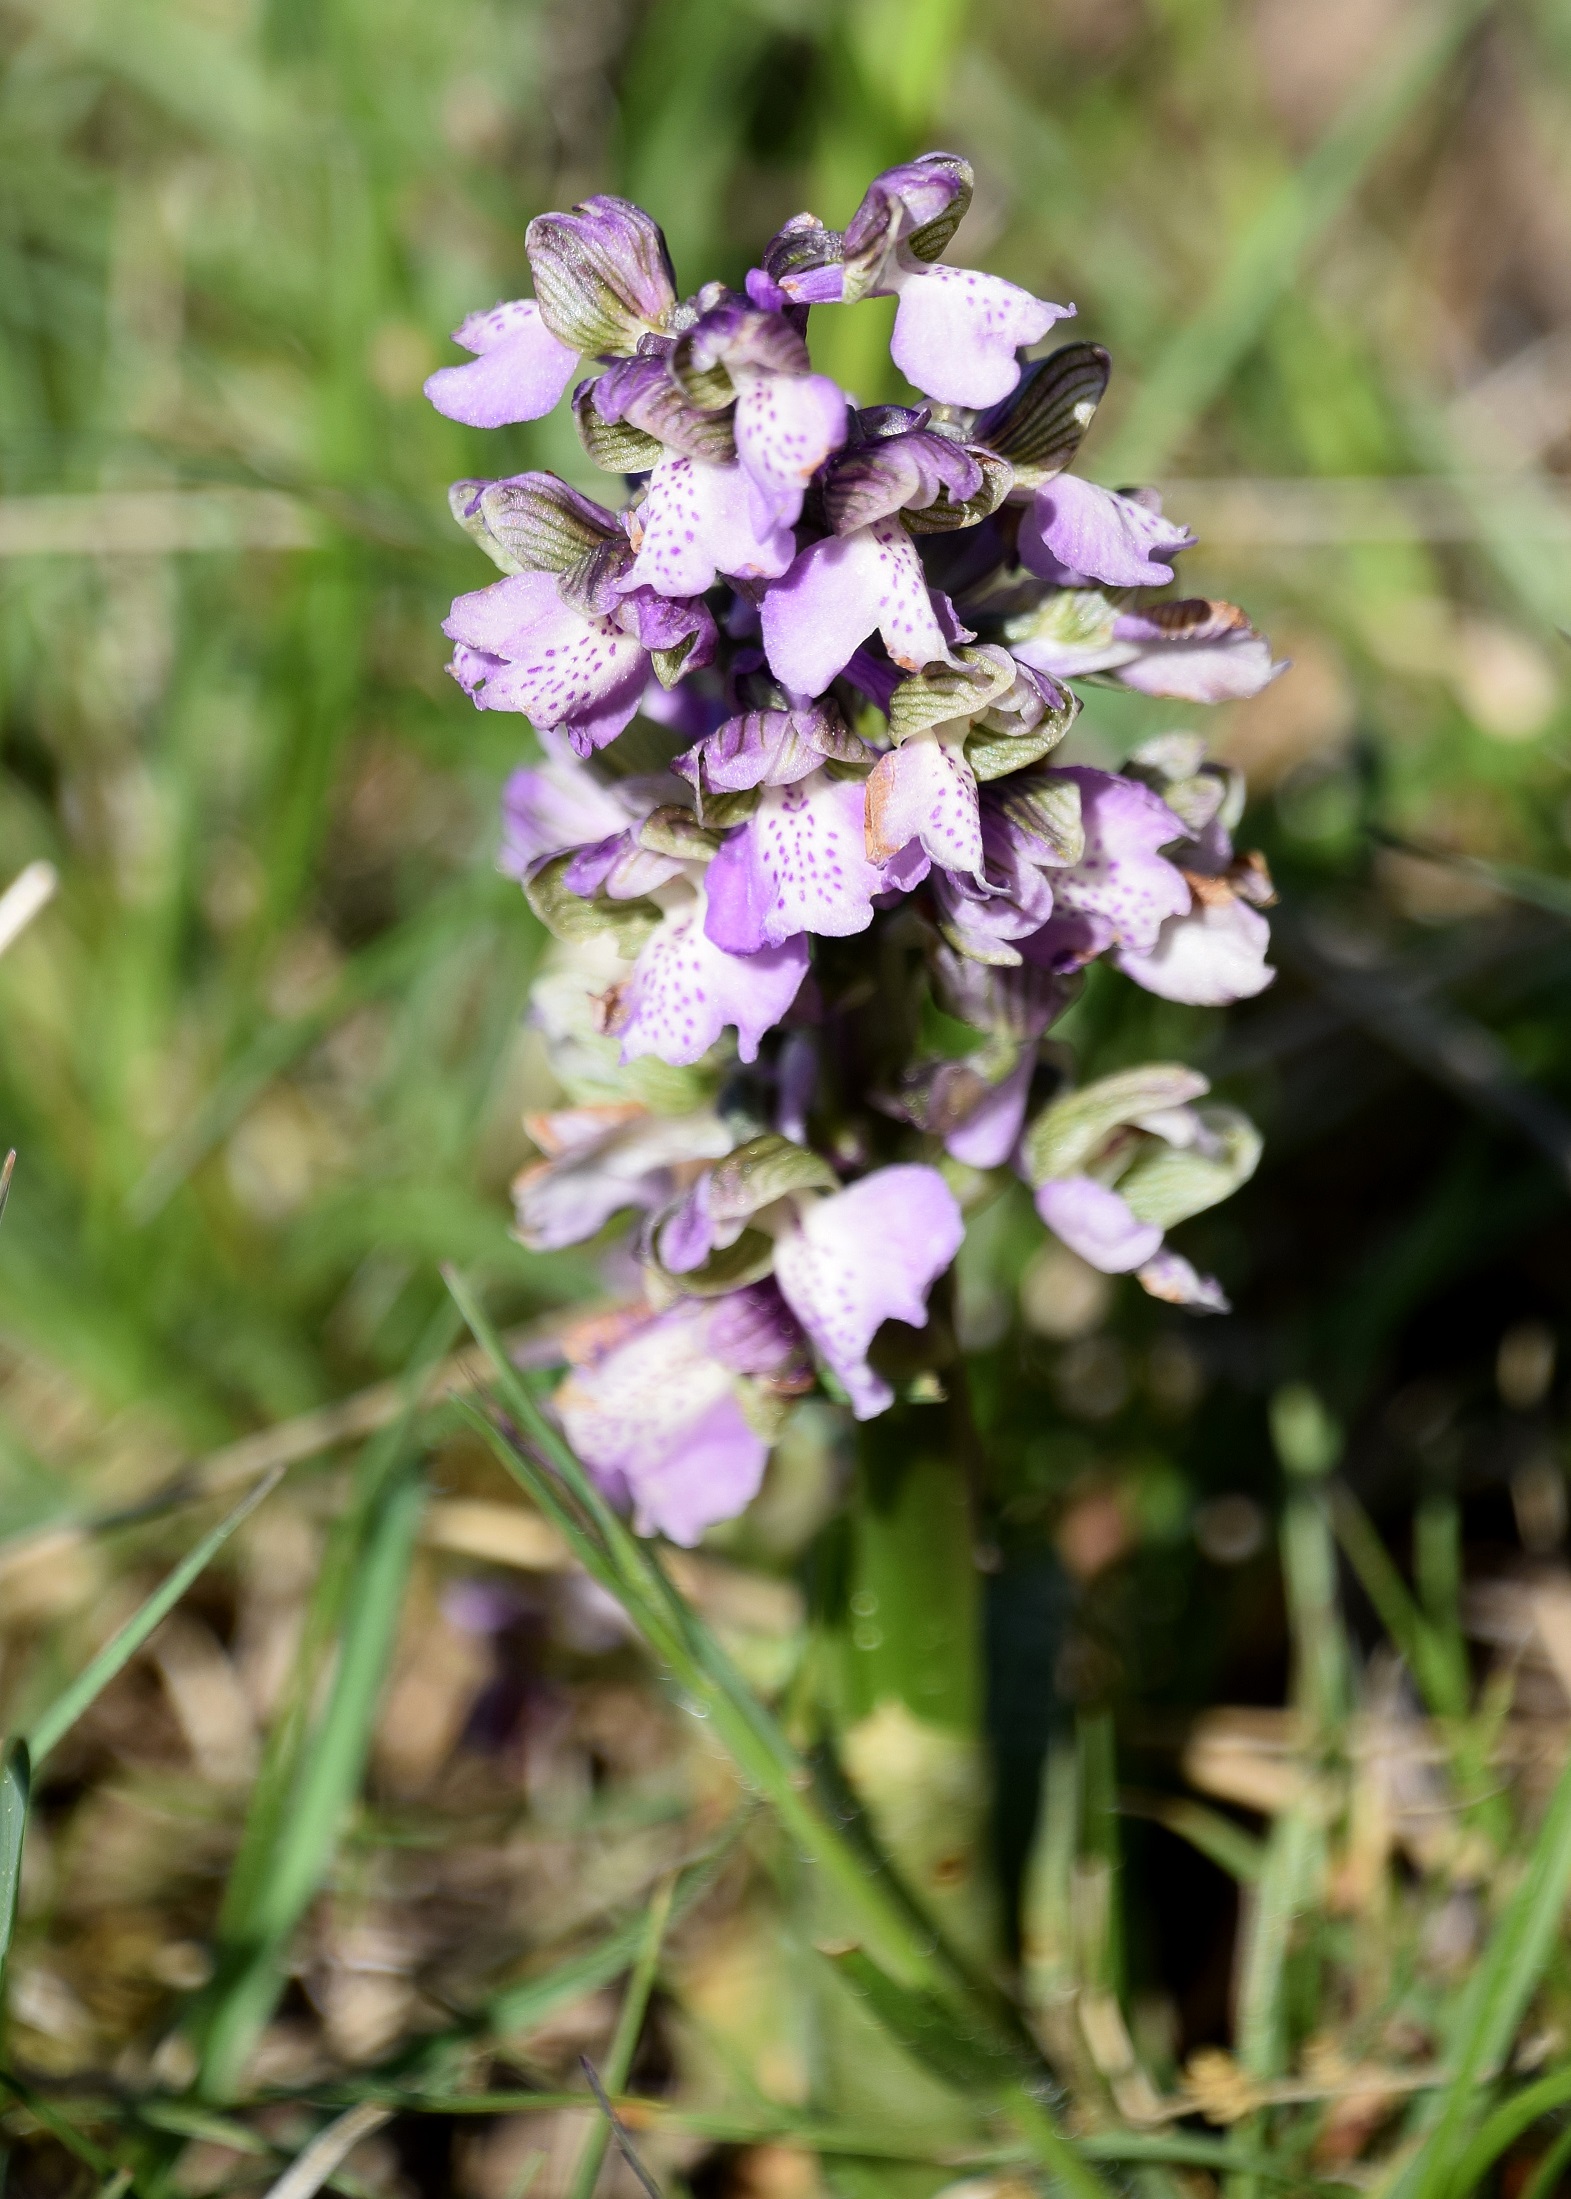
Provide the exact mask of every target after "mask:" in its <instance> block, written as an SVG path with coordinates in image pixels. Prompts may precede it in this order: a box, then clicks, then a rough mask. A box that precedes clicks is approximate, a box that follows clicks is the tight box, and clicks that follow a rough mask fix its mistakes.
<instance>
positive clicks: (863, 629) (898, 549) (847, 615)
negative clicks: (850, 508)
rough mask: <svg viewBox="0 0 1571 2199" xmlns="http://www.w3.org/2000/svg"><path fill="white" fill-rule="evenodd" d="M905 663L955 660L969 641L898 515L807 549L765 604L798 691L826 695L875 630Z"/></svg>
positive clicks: (782, 663) (776, 654) (777, 658)
mask: <svg viewBox="0 0 1571 2199" xmlns="http://www.w3.org/2000/svg"><path fill="white" fill-rule="evenodd" d="M875 633H876V634H878V635H880V636H881V637H882V640H883V644H884V647H885V648H886V649H887V650H888V652H889V654H890V656H891V657H893V659H894V661H895V663H896V664H899V665H903V666H904V667H905V669H906V670H907V671H908V672H920V671H921V670H922V669H923V667H924V666H925V665H929V664H953V662H954V661H955V660H954V657H953V655H952V654H951V649H950V644H951V643H952V642H955V641H969V640H970V639H971V638H972V637H971V634H970V631H969V629H968V628H966V627H963V626H961V625H960V623H959V621H958V620H957V619H956V617H955V614H954V606H953V605H952V604H951V603H950V602H949V600H948V598H947V597H946V596H943V595H940V594H939V593H938V591H937V590H935V589H931V588H929V587H928V585H927V575H926V573H925V572H924V570H923V567H922V560H921V557H920V556H919V555H918V552H917V547H916V543H915V542H914V541H913V540H912V537H911V535H910V533H909V532H908V530H907V529H906V528H905V526H904V525H902V523H901V521H900V520H899V519H898V518H897V517H895V516H893V515H891V516H890V517H888V518H883V519H875V520H873V521H872V522H871V523H870V524H869V525H868V526H866V527H858V528H857V529H856V530H855V532H854V533H852V534H846V535H830V536H828V537H827V538H826V539H825V540H824V541H822V542H814V543H812V544H811V545H810V546H809V547H808V548H807V549H805V550H804V551H803V552H802V554H801V555H800V557H798V558H797V559H796V560H795V562H794V563H793V564H791V566H790V567H789V569H787V570H785V571H784V577H783V578H782V579H781V580H780V582H779V585H778V586H776V587H773V588H771V589H770V590H769V592H768V594H767V595H766V596H765V597H764V603H763V635H764V652H765V654H766V655H767V657H768V659H769V664H770V669H771V670H772V671H773V672H774V674H775V676H776V678H777V679H778V680H780V682H781V683H782V685H783V686H785V687H786V688H787V689H788V690H789V691H790V692H791V693H792V694H795V695H820V694H822V693H823V691H824V689H825V688H826V687H827V686H828V685H829V683H830V681H831V680H832V679H834V677H835V676H836V674H837V673H839V672H842V671H844V669H845V667H846V666H847V665H848V664H849V663H850V661H851V658H852V657H853V655H854V654H855V653H856V651H857V650H858V649H859V648H860V647H861V645H862V643H863V642H864V641H866V640H867V639H868V637H869V635H871V634H875Z"/></svg>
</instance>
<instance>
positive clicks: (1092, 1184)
mask: <svg viewBox="0 0 1571 2199" xmlns="http://www.w3.org/2000/svg"><path fill="white" fill-rule="evenodd" d="M1036 1210H1037V1212H1038V1213H1039V1214H1040V1215H1041V1217H1042V1219H1043V1221H1044V1222H1046V1224H1047V1226H1048V1228H1049V1229H1050V1230H1051V1231H1052V1232H1053V1235H1054V1236H1055V1237H1059V1238H1061V1239H1062V1240H1063V1242H1064V1243H1065V1244H1066V1245H1068V1247H1069V1249H1070V1251H1071V1252H1078V1253H1079V1255H1080V1257H1081V1259H1082V1260H1085V1261H1088V1262H1089V1264H1090V1265H1091V1266H1092V1267H1095V1268H1100V1269H1101V1270H1102V1273H1103V1274H1104V1275H1127V1274H1128V1273H1129V1272H1130V1270H1131V1269H1132V1268H1137V1267H1143V1266H1144V1264H1145V1263H1146V1261H1148V1260H1150V1259H1152V1258H1153V1257H1154V1256H1155V1254H1156V1253H1157V1252H1158V1251H1159V1250H1160V1249H1161V1244H1162V1232H1161V1230H1160V1229H1159V1228H1158V1227H1157V1226H1156V1224H1155V1223H1154V1222H1142V1221H1140V1220H1139V1219H1138V1218H1137V1217H1136V1216H1135V1215H1134V1214H1133V1213H1131V1211H1130V1209H1129V1206H1128V1204H1127V1202H1126V1201H1125V1200H1123V1199H1121V1198H1120V1197H1119V1195H1118V1193H1117V1192H1116V1191H1113V1190H1110V1189H1109V1188H1108V1186H1107V1185H1106V1184H1100V1183H1098V1182H1097V1181H1096V1179H1095V1177H1094V1176H1081V1175H1076V1176H1052V1177H1049V1179H1048V1181H1047V1182H1046V1183H1045V1184H1043V1185H1041V1186H1040V1188H1039V1189H1038V1191H1037V1195H1036Z"/></svg>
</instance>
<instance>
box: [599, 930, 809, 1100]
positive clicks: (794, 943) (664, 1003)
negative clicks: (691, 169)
mask: <svg viewBox="0 0 1571 2199" xmlns="http://www.w3.org/2000/svg"><path fill="white" fill-rule="evenodd" d="M672 890H673V891H675V890H676V889H675V888H673V889H672ZM706 913H707V904H706V901H705V896H704V892H703V889H702V887H697V888H695V889H694V890H693V892H692V893H691V895H690V896H689V897H687V898H685V899H683V900H681V901H679V902H678V904H677V905H676V906H675V907H674V908H672V909H670V910H668V912H667V914H666V917H665V920H664V922H663V923H662V924H661V926H660V928H659V930H658V931H656V932H655V933H654V935H653V936H652V937H651V938H650V939H649V940H648V941H647V943H646V944H645V945H644V946H643V948H641V950H640V951H639V955H638V959H637V961H636V962H635V964H634V966H633V972H632V975H631V976H630V977H629V978H628V979H627V981H626V983H625V985H624V986H623V987H622V989H621V998H620V1001H619V1003H618V1007H617V1010H616V1023H615V1028H616V1029H617V1031H618V1032H619V1034H620V1036H621V1040H622V1059H623V1061H624V1062H628V1061H637V1060H639V1059H640V1057H641V1056H643V1055H645V1054H653V1055H654V1056H655V1057H656V1058H657V1059H658V1060H660V1061H664V1062H669V1063H670V1064H671V1066H672V1067H673V1068H683V1067H686V1066H687V1065H688V1064H689V1063H691V1062H695V1061H700V1060H702V1058H703V1057H704V1055H705V1054H707V1053H708V1051H709V1049H710V1047H711V1046H713V1045H715V1044H716V1042H717V1041H718V1039H719V1037H720V1034H721V1032H722V1031H723V1030H724V1029H725V1027H726V1025H727V1024H734V1025H735V1026H736V1034H737V1053H738V1054H739V1056H740V1057H741V1059H742V1060H743V1061H745V1062H747V1061H756V1060H757V1059H758V1047H759V1042H760V1040H761V1039H762V1038H763V1036H764V1033H765V1032H766V1031H772V1030H773V1029H774V1027H775V1025H776V1024H777V1023H778V1022H779V1021H780V1019H781V1017H782V1016H784V1015H785V1013H786V1011H787V1010H788V1009H789V1008H790V1006H791V1003H792V1002H793V1001H794V1000H795V998H796V996H797V993H798V991H799V989H800V987H801V983H802V980H803V978H804V977H805V976H806V975H807V940H806V938H805V937H804V936H803V935H802V934H800V933H798V934H797V936H796V937H795V938H792V939H785V940H782V941H781V942H780V943H779V944H778V945H775V946H766V947H764V948H762V949H760V950H759V951H758V952H756V953H751V954H733V953H731V952H730V951H729V950H728V949H726V948H724V947H721V946H718V945H717V944H716V943H715V941H714V940H713V939H711V938H710V936H709V934H708V932H707V931H706V930H705V928H704V919H705V916H706Z"/></svg>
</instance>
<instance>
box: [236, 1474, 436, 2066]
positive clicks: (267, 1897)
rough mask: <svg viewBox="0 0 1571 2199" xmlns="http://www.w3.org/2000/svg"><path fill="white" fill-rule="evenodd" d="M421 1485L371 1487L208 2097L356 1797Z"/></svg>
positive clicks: (266, 1996) (249, 2040)
mask: <svg viewBox="0 0 1571 2199" xmlns="http://www.w3.org/2000/svg"><path fill="white" fill-rule="evenodd" d="M424 1501H425V1490H424V1486H423V1483H422V1481H421V1479H420V1476H419V1474H418V1471H417V1470H416V1469H415V1468H414V1466H413V1465H411V1464H405V1465H404V1466H402V1467H401V1469H400V1470H398V1471H397V1472H396V1473H395V1475H394V1477H393V1478H392V1480H391V1483H390V1485H388V1486H386V1487H384V1488H383V1490H382V1491H381V1493H380V1495H379V1497H378V1499H377V1502H376V1505H375V1507H374V1510H373V1512H372V1515H371V1518H370V1520H369V1522H368V1524H367V1529H366V1534H365V1539H364V1543H363V1546H362V1548H361V1551H360V1553H359V1558H358V1562H357V1564H356V1566H355V1570H354V1575H353V1579H352V1582H351V1585H350V1592H349V1596H348V1600H347V1602H346V1605H345V1611H344V1624H343V1632H342V1636H341V1640H340V1645H339V1654H338V1663H337V1668H336V1670H335V1672H334V1675H333V1683H332V1689H331V1692H330V1694H329V1696H328V1700H327V1705H326V1708H325V1710H324V1711H323V1713H322V1716H321V1719H320V1722H319V1723H318V1724H317V1726H316V1728H315V1730H314V1732H313V1733H312V1736H311V1742H310V1746H309V1748H307V1749H305V1750H303V1751H302V1760H301V1763H300V1767H299V1775H298V1778H297V1780H296V1782H295V1784H294V1787H293V1791H292V1793H291V1796H290V1803H289V1808H288V1811H287V1813H286V1814H285V1815H284V1816H283V1818H282V1821H281V1823H280V1824H279V1825H278V1826H277V1829H276V1835H275V1838H274V1839H273V1842H272V1844H271V1851H270V1853H269V1854H268V1856H267V1858H266V1867H265V1870H264V1871H263V1872H262V1873H260V1874H259V1882H258V1883H257V1885H256V1888H255V1893H254V1898H253V1900H252V1902H251V1904H250V1913H249V1916H248V1917H247V1919H246V1925H247V1930H246V1936H245V1939H244V1941H243V1942H242V1943H241V1944H240V1945H239V1946H238V1947H237V1948H234V1949H232V1952H231V1959H230V1962H229V1965H228V1967H227V1971H226V1973H225V1974H224V1976H223V1977H222V1980H221V1984H222V1991H221V1993H220V1994H219V1996H218V1999H217V2006H216V2008H215V2010H214V2013H213V2016H212V2019H211V2022H210V2024H209V2026H208V2031H207V2037H206V2039H205V2041H204V2052H203V2061H202V2088H203V2091H204V2093H205V2094H206V2095H207V2096H208V2097H223V2096H225V2095H227V2093H228V2092H229V2091H230V2090H231V2089H232V2087H233V2085H234V2083H235V2082H236V2080H237V2078H238V2076H239V2073H240V2069H241V2067H242V2065H243V2063H244V2061H245V2058H246V2056H247V2055H248V2053H249V2052H250V2049H251V2047H252V2045H253V2044H254V2042H255V2040H256V2038H257V2036H258V2035H259V2033H260V2032H261V2029H262V2027H263V2025H264V2024H265V2023H266V2021H267V2019H268V2016H269V2015H270V2014H271V2012H272V2007H273V2003H274V2001H275V2000H276V1998H277V1995H278V1992H279V1990H280V1987H281V1985H282V1957H283V1953H284V1949H285V1945H286V1943H287V1941H288V1939H289V1936H290V1934H291V1933H292V1932H293V1930H294V1928H295V1926H296V1925H297V1924H298V1922H299V1921H300V1918H301V1917H302V1916H303V1914H304V1913H305V1909H306V1906H307V1904H308V1903H309V1901H310V1900H311V1898H312V1896H313V1895H314V1894H315V1892H316V1891H317V1888H318V1887H319V1886H320V1884H321V1883H322V1880H323V1878H324V1877H325V1875H326V1873H327V1869H328V1866H329V1864H330V1863H331V1861H332V1857H333V1852H334V1849H335V1848H336V1846H337V1844H338V1839H339V1835H340V1832H341V1831H342V1828H343V1823H344V1820H345V1818H346V1817H347V1815H348V1813H349V1809H350V1806H351V1804H352V1803H353V1801H354V1798H355V1796H356V1795H357V1793H358V1792H359V1789H360V1782H361V1779H362V1777H363V1775H364V1770H365V1762H366V1757H367V1754H368V1753H369V1750H370V1745H371V1733H372V1728H373V1726H374V1723H375V1719H376V1711H377V1705H378V1702H379V1700H380V1696H381V1691H382V1685H383V1682H384V1680H385V1678H386V1675H387V1669H388V1664H389V1662H390V1659H391V1655H392V1649H393V1643H394V1639H395V1636H396V1632H397V1626H398V1618H399V1613H400V1611H401V1609H402V1606H403V1593H404V1584H405V1581H406V1580H407V1578H408V1573H409V1565H410V1560H411V1558H412V1557H413V1555H414V1547H415V1538H416V1535H417V1532H418V1529H419V1524H420V1513H421V1510H422V1507H423V1505H424Z"/></svg>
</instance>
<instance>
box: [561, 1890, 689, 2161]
mask: <svg viewBox="0 0 1571 2199" xmlns="http://www.w3.org/2000/svg"><path fill="white" fill-rule="evenodd" d="M675 1892H676V1880H675V1878H668V1879H666V1880H665V1881H664V1882H663V1884H661V1885H660V1886H659V1887H657V1888H656V1890H655V1896H654V1899H653V1900H652V1901H651V1902H650V1904H649V1907H648V1909H647V1910H646V1911H645V1912H644V1918H643V1923H642V1926H641V1928H640V1931H639V1945H638V1957H637V1960H636V1961H635V1963H634V1964H633V1974H632V1976H631V1977H630V1978H629V1979H628V1981H627V1990H626V1992H625V1993H624V1994H623V1995H622V2006H621V2009H620V2011H619V2013H618V2015H617V2019H616V2030H615V2031H614V2032H613V2034H612V2037H611V2044H610V2047H609V2049H608V2050H607V2053H606V2058H605V2070H604V2074H603V2082H604V2084H605V2085H606V2087H607V2089H608V2090H610V2091H612V2092H620V2091H621V2090H622V2088H623V2086H624V2085H625V2084H626V2083H627V2074H628V2071H629V2070H630V2069H631V2068H632V2066H633V2056H634V2054H635V2053H636V2051H637V2048H638V2039H639V2034H640V2033H641V2032H642V2030H643V2028H644V2017H645V2015H646V2013H647V2012H648V2008H649V1996H650V1994H651V1992H652V1991H653V1990H654V1983H655V1972H656V1970H657V1969H658V1967H659V1964H660V1949H661V1946H662V1944H663V1942H664V1940H665V1935H666V1926H667V1925H668V1924H669V1923H670V1921H671V1901H672V1897H673V1895H674V1894H675ZM597 2097H599V2095H598V2094H597ZM614 2121H615V2118H614V2117H612V2116H611V2114H610V2110H609V2108H608V2109H607V2111H606V2114H605V2115H604V2116H602V2117H601V2119H600V2120H599V2121H598V2122H596V2123H594V2124H592V2125H591V2126H590V2128H589V2130H588V2132H587V2133H586V2134H585V2138H584V2150H583V2152H582V2153H581V2154H580V2156H579V2160H578V2166H577V2167H576V2168H575V2169H574V2171H573V2181H572V2183H571V2185H570V2186H569V2187H568V2199H591V2194H592V2193H593V2191H594V2188H595V2185H596V2184H597V2183H598V2181H599V2178H600V2170H601V2168H602V2166H603V2165H604V2162H605V2157H606V2148H607V2146H608V2145H609V2144H610V2142H611V2133H612V2129H613V2127H614Z"/></svg>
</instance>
